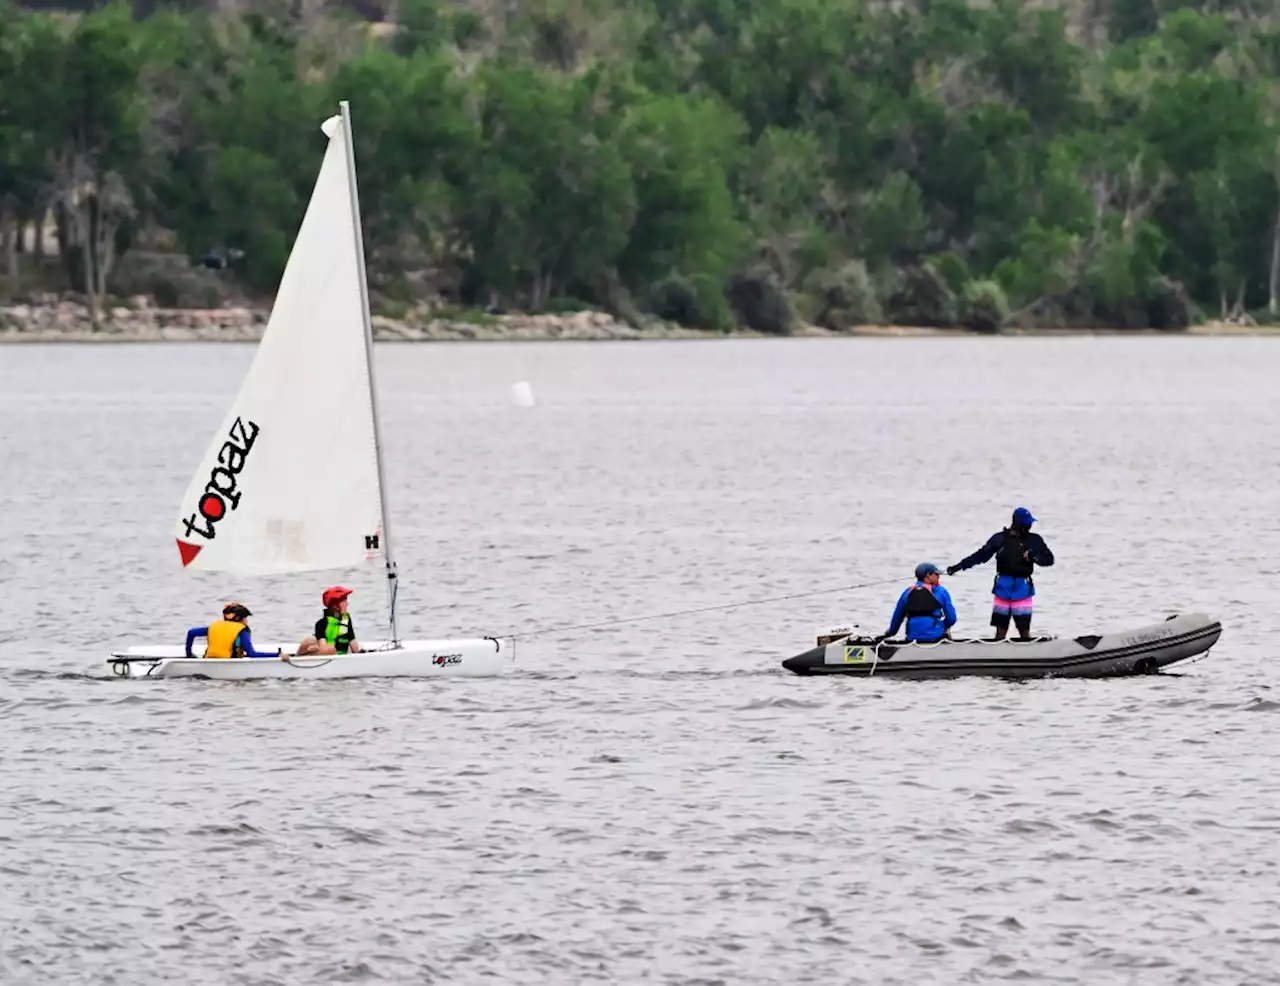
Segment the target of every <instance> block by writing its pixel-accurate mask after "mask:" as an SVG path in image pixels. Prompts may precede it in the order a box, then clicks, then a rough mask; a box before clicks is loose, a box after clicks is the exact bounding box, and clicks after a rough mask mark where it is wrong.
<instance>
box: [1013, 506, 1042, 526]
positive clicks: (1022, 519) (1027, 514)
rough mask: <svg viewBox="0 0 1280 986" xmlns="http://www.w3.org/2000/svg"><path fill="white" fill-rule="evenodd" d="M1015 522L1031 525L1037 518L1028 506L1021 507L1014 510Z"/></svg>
mask: <svg viewBox="0 0 1280 986" xmlns="http://www.w3.org/2000/svg"><path fill="white" fill-rule="evenodd" d="M1013 522H1014V523H1015V524H1021V525H1022V526H1023V527H1030V526H1031V525H1032V524H1034V523H1035V522H1036V519H1035V518H1034V517H1032V516H1031V511H1030V510H1028V509H1027V508H1026V507H1019V508H1018V509H1017V510H1015V511H1014V512H1013Z"/></svg>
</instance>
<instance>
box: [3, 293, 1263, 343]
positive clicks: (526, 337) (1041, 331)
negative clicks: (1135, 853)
mask: <svg viewBox="0 0 1280 986" xmlns="http://www.w3.org/2000/svg"><path fill="white" fill-rule="evenodd" d="M134 301H135V304H134V306H133V307H129V308H122V307H116V308H112V309H110V310H108V311H107V312H104V313H103V321H102V324H101V327H100V328H99V329H98V330H97V331H96V332H95V331H93V329H92V327H91V324H90V319H89V312H88V309H87V308H85V307H84V306H83V305H80V304H78V303H75V302H67V301H63V302H58V303H55V304H48V303H46V304H40V305H8V306H0V343H147V342H227V343H235V342H240V343H254V342H258V341H260V340H261V338H262V333H263V331H264V330H265V328H266V323H267V317H268V314H269V313H268V312H267V311H265V310H262V309H249V308H218V309H185V308H157V307H153V306H151V305H149V304H147V303H146V302H145V301H144V300H143V299H134ZM1018 336H1027V337H1030V336H1035V337H1041V338H1043V337H1068V336H1072V337H1080V336H1162V337H1166V338H1179V337H1190V336H1202V337H1203V336H1213V337H1220V336H1249V337H1258V336H1273V337H1276V338H1280V327H1272V326H1257V325H1241V324H1237V323H1232V322H1207V323H1204V324H1201V325H1193V326H1190V327H1189V328H1186V329H1179V330H1161V329H1117V328H1109V327H1105V326H1100V327H1096V328H1079V327H1071V328H1015V329H1005V330H1003V331H1001V332H998V333H986V332H976V331H974V330H972V329H966V328H934V327H930V326H909V325H857V326H851V327H850V328H849V329H847V330H843V331H835V330H831V329H824V328H820V327H818V326H814V325H807V324H799V325H797V326H796V327H795V328H794V329H793V330H792V332H791V333H790V334H788V335H777V334H774V333H767V332H759V331H755V330H751V329H734V330H730V331H728V332H717V331H708V330H703V329H691V328H687V327H684V326H680V325H676V324H674V323H667V322H658V321H655V322H653V323H651V324H649V325H645V326H644V327H642V328H636V327H635V326H632V325H628V324H627V323H625V322H620V321H618V320H616V319H615V318H613V316H611V315H608V314H606V313H603V312H590V311H583V312H575V313H572V314H563V315H494V316H484V317H483V318H479V319H477V320H475V321H462V320H456V319H439V318H437V319H428V320H423V319H420V318H413V319H408V320H399V319H391V318H386V317H384V316H380V315H375V316H374V317H373V337H374V339H375V340H376V341H378V342H559V341H573V342H624V341H636V342H641V341H657V340H694V339H703V340H710V339H778V338H793V339H794V338H800V339H803V338H824V339H840V338H849V339H859V338H861V339H867V338H1013V337H1018Z"/></svg>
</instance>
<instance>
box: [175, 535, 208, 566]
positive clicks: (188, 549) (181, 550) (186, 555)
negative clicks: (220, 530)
mask: <svg viewBox="0 0 1280 986" xmlns="http://www.w3.org/2000/svg"><path fill="white" fill-rule="evenodd" d="M174 540H175V541H177V542H178V554H180V555H181V556H182V567H183V568H186V567H187V566H188V565H190V564H191V559H192V558H194V557H195V556H196V555H198V554H200V549H201V548H203V547H204V545H202V544H188V543H187V542H186V541H182V540H179V539H178V538H174Z"/></svg>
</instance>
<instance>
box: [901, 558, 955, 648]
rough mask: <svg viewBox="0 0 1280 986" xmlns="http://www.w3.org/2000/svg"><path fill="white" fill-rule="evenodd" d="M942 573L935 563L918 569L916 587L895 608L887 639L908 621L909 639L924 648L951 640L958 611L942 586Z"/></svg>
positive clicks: (907, 635)
mask: <svg viewBox="0 0 1280 986" xmlns="http://www.w3.org/2000/svg"><path fill="white" fill-rule="evenodd" d="M941 581H942V573H941V572H939V571H938V566H937V565H935V564H933V563H932V562H927V561H926V562H921V563H920V564H919V565H917V566H916V584H915V585H913V586H909V587H908V588H906V589H904V590H903V591H902V595H901V596H899V597H898V605H897V606H896V607H894V610H893V619H892V620H891V621H890V623H889V631H888V632H887V633H886V634H885V636H886V637H892V636H893V635H894V634H895V633H897V632H898V627H900V626H901V625H902V621H903V620H904V619H905V620H906V621H907V632H906V638H907V640H908V641H911V640H917V641H919V642H920V643H922V644H931V643H933V642H934V641H936V640H941V639H942V638H943V637H949V636H950V635H951V633H950V631H951V628H952V627H953V626H955V624H956V608H955V606H954V605H953V604H952V602H951V593H949V592H947V590H946V589H944V588H943V587H942V586H941V584H940V583H941Z"/></svg>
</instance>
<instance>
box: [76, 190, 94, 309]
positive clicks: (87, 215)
mask: <svg viewBox="0 0 1280 986" xmlns="http://www.w3.org/2000/svg"><path fill="white" fill-rule="evenodd" d="M97 201H98V196H97V195H96V194H92V195H89V196H87V198H86V201H85V202H84V204H83V205H82V206H81V207H80V209H81V218H80V230H81V234H82V235H81V236H80V237H79V239H80V255H81V257H82V258H83V260H84V293H85V294H86V295H87V296H88V297H87V298H86V299H85V300H86V301H87V302H88V304H89V324H90V326H91V327H92V329H93V331H94V332H97V331H98V292H97V287H98V271H97V260H98V249H97V247H98V245H97V242H96V239H97V237H96V231H95V225H96V224H95V223H94V214H95V213H96V212H97Z"/></svg>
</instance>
